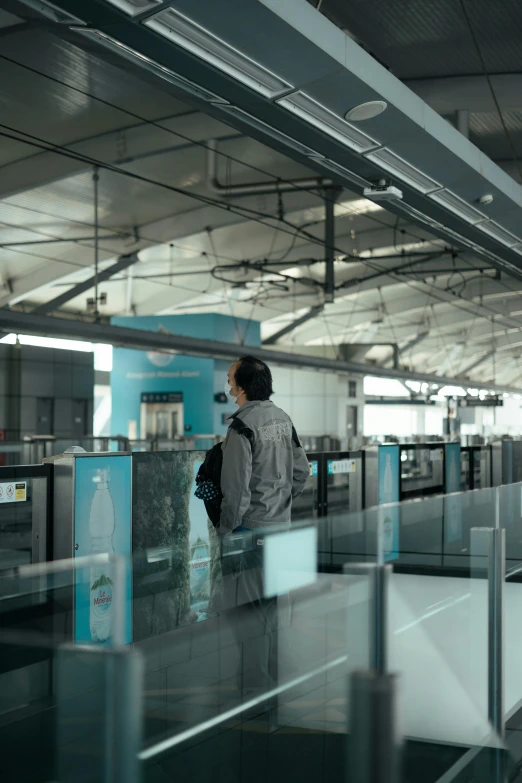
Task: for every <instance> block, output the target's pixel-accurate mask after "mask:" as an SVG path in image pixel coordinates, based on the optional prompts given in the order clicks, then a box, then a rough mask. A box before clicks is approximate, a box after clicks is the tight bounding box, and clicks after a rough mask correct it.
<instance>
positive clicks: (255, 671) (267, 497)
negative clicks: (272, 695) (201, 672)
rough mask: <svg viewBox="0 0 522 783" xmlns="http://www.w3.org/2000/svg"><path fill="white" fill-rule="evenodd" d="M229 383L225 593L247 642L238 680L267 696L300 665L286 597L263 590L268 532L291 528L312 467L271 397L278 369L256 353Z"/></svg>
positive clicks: (237, 631)
mask: <svg viewBox="0 0 522 783" xmlns="http://www.w3.org/2000/svg"><path fill="white" fill-rule="evenodd" d="M225 389H226V391H227V395H228V397H229V399H233V400H234V401H235V402H236V404H237V405H238V406H239V410H238V411H237V412H236V413H235V414H234V415H233V417H232V418H234V419H238V418H239V419H240V424H241V427H242V431H238V429H237V428H233V427H231V428H230V429H229V431H228V434H227V437H226V439H225V442H224V443H223V466H222V470H221V492H222V494H223V500H222V502H221V519H220V525H219V528H218V533H219V534H220V535H221V536H222V537H223V538H222V552H223V560H222V564H223V586H224V599H225V607H226V608H227V609H228V617H229V619H230V621H231V622H232V626H233V630H234V635H235V637H236V640H237V642H238V644H239V645H240V648H241V650H240V659H239V660H240V667H239V673H238V675H239V683H238V685H239V687H240V689H241V691H242V693H243V694H244V695H245V696H246V697H247V698H249V697H252V696H254V695H258V696H259V697H260V698H262V696H263V694H265V693H266V692H267V691H269V690H270V689H271V688H273V687H274V686H275V685H277V684H280V682H281V681H282V679H283V678H284V677H285V676H287V675H290V674H291V673H292V671H293V670H294V668H295V667H294V665H293V660H292V655H291V654H290V653H289V652H288V651H287V652H286V653H285V651H284V650H283V647H285V645H284V644H283V643H282V641H281V639H280V637H279V634H278V628H279V627H281V625H287V624H288V620H289V600H288V596H280V597H279V598H265V596H264V585H263V546H264V538H263V532H265V531H266V529H267V528H270V527H277V528H278V529H281V528H282V529H283V530H284V529H285V527H289V525H290V518H291V510H292V500H293V499H294V498H296V497H298V496H299V495H300V494H301V492H302V491H303V489H304V486H305V483H306V480H307V478H308V476H309V473H310V471H309V466H308V460H307V458H306V455H305V453H304V450H303V448H302V446H301V445H300V443H299V440H298V438H297V435H296V433H295V430H294V428H293V426H292V422H291V420H290V418H289V417H288V416H287V415H286V413H285V412H284V411H282V410H281V409H280V408H278V407H277V406H276V405H274V403H273V402H271V400H270V397H271V395H272V394H273V388H272V374H271V372H270V369H269V368H268V367H267V365H266V364H265V363H264V362H262V361H261V360H259V359H256V358H255V357H252V356H244V357H243V358H242V359H240V360H239V361H237V362H235V363H234V364H233V365H232V366H231V367H230V370H229V372H228V381H227V385H226V387H225ZM274 535H277V533H274ZM265 706H266V705H265Z"/></svg>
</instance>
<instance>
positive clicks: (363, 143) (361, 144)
mask: <svg viewBox="0 0 522 783" xmlns="http://www.w3.org/2000/svg"><path fill="white" fill-rule="evenodd" d="M277 103H278V104H279V106H282V107H283V108H285V109H288V111H291V112H293V113H294V114H297V116H298V117H301V119H303V120H306V121H307V122H309V123H310V124H311V125H313V126H315V127H317V128H321V130H323V131H324V132H325V133H328V135H329V136H332V137H333V138H334V139H337V141H340V142H341V143H342V144H346V146H347V147H350V149H352V150H354V151H355V152H359V153H362V152H367V151H369V150H371V149H373V148H376V147H379V142H377V141H375V139H372V138H371V137H370V136H367V135H366V133H363V132H362V131H360V130H359V129H358V128H354V126H353V125H350V123H349V122H346V121H345V120H343V119H342V118H341V117H337V115H336V114H334V113H333V112H331V111H330V110H329V109H327V108H326V107H325V106H321V104H320V103H317V101H315V100H314V99H313V98H310V97H309V96H308V95H305V93H301V92H296V93H293V94H291V95H287V96H286V97H285V98H280V99H279V100H278V101H277Z"/></svg>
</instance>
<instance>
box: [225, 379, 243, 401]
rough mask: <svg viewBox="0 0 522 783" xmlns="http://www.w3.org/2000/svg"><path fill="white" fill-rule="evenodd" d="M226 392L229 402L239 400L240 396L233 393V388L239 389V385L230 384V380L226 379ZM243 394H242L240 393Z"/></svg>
mask: <svg viewBox="0 0 522 783" xmlns="http://www.w3.org/2000/svg"><path fill="white" fill-rule="evenodd" d="M224 388H225V394H226V395H227V400H228V401H229V402H237V400H238V397H236V395H235V394H232V389H237V386H230V384H229V382H228V381H225V387H224ZM238 396H241V395H238Z"/></svg>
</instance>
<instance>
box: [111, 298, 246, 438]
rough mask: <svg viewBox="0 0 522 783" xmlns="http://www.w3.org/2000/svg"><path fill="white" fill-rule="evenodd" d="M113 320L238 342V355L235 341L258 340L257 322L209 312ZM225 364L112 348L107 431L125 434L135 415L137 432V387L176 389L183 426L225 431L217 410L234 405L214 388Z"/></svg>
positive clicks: (204, 431)
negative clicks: (222, 399)
mask: <svg viewBox="0 0 522 783" xmlns="http://www.w3.org/2000/svg"><path fill="white" fill-rule="evenodd" d="M112 323H113V324H114V325H115V326H127V327H130V328H133V329H146V330H149V331H153V332H157V331H159V330H160V329H161V330H163V329H164V330H166V331H168V332H172V333H173V334H178V335H184V336H186V337H201V338H205V339H213V340H218V341H220V342H228V343H237V344H238V356H239V355H240V354H241V353H242V350H241V348H240V347H239V345H240V343H243V344H246V345H254V346H255V345H260V344H261V333H260V325H259V323H258V322H255V321H246V320H245V319H242V318H231V317H229V316H224V315H216V314H211V313H210V314H204V315H167V316H139V317H129V318H113V319H112ZM228 367H229V362H223V361H217V360H214V359H199V358H196V357H191V356H180V355H172V356H171V355H168V354H167V355H166V354H158V353H151V352H146V351H132V350H129V349H127V348H115V349H114V360H113V369H112V374H111V390H112V421H111V430H112V434H113V435H120V434H121V435H127V431H128V422H129V420H135V421H136V422H137V425H138V437H139V434H140V403H141V394H142V392H181V393H182V394H183V402H184V416H185V425H189V426H190V427H191V430H190V434H200V435H203V434H205V435H206V434H209V433H216V434H222V433H224V432H225V431H226V425H223V424H222V423H221V419H222V414H223V413H232V412H233V411H234V409H235V406H234V405H233V404H232V405H231V404H230V403H227V404H218V403H215V402H214V393H215V392H217V391H223V386H224V383H225V380H226V377H227V370H228Z"/></svg>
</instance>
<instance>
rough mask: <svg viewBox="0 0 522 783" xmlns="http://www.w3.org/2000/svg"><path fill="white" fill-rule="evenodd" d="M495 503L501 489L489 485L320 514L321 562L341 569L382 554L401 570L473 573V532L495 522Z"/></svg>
mask: <svg viewBox="0 0 522 783" xmlns="http://www.w3.org/2000/svg"><path fill="white" fill-rule="evenodd" d="M495 504H496V489H484V490H477V491H474V492H457V493H454V494H452V495H436V496H433V497H426V498H422V499H421V498H418V499H415V500H410V501H403V502H402V503H387V504H385V505H382V506H375V507H373V508H369V509H365V510H363V511H358V512H355V513H351V514H349V513H346V514H336V515H330V516H328V517H322V518H319V519H318V520H317V525H318V531H319V565H320V567H321V568H323V569H326V570H334V571H335V570H339V568H342V566H343V565H344V564H345V563H348V562H376V561H377V560H378V559H379V556H380V557H381V561H382V562H388V563H393V565H394V568H395V570H406V571H408V570H410V571H411V570H417V571H419V573H421V572H425V573H433V574H435V573H449V572H450V571H454V572H456V573H457V572H460V571H463V572H466V571H469V567H470V562H469V557H470V531H471V529H472V528H473V527H487V526H492V525H494V519H495V508H496V505H495ZM379 542H381V543H379Z"/></svg>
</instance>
